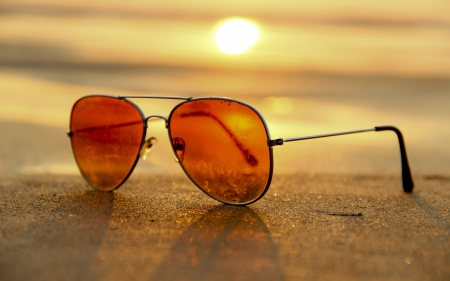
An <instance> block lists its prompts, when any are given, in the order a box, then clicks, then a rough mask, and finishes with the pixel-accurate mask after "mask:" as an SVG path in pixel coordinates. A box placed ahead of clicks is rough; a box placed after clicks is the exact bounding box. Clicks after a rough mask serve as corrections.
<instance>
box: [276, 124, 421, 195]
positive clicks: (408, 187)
mask: <svg viewBox="0 0 450 281" xmlns="http://www.w3.org/2000/svg"><path fill="white" fill-rule="evenodd" d="M372 131H394V132H395V133H396V134H397V137H398V142H399V145H400V156H401V160H402V182H403V190H404V191H405V192H412V190H413V188H414V182H413V180H412V176H411V170H410V168H409V163H408V157H407V156H406V148H405V142H404V141H403V136H402V133H401V132H400V130H399V129H397V128H396V127H393V126H378V127H374V128H370V129H363V130H355V131H346V132H338V133H331V134H323V135H314V136H304V137H297V138H287V139H283V138H279V139H274V140H269V141H268V144H269V146H277V145H283V143H285V142H291V141H298V140H309V139H318V138H326V137H334V136H341V135H349V134H356V133H363V132H372Z"/></svg>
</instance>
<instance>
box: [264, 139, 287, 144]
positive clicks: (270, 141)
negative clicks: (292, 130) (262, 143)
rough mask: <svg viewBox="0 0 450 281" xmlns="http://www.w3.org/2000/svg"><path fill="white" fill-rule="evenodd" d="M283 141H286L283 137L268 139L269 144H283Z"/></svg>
mask: <svg viewBox="0 0 450 281" xmlns="http://www.w3.org/2000/svg"><path fill="white" fill-rule="evenodd" d="M283 143H284V141H283V139H282V138H278V139H274V140H268V141H267V144H268V145H269V146H276V145H283Z"/></svg>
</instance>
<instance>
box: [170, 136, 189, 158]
mask: <svg viewBox="0 0 450 281" xmlns="http://www.w3.org/2000/svg"><path fill="white" fill-rule="evenodd" d="M172 145H173V149H174V150H175V152H176V153H177V157H178V159H175V161H177V162H178V161H181V162H183V159H184V151H185V149H186V145H185V143H184V140H183V139H182V138H174V139H173V140H172Z"/></svg>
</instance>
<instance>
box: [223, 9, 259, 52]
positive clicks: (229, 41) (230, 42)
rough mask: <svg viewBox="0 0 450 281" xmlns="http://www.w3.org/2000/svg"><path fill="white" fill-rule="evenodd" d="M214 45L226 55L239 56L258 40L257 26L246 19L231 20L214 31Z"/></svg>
mask: <svg viewBox="0 0 450 281" xmlns="http://www.w3.org/2000/svg"><path fill="white" fill-rule="evenodd" d="M215 37H216V44H217V46H218V47H219V49H220V50H221V51H222V52H224V53H227V54H241V53H243V52H245V51H247V50H248V49H249V48H250V47H251V46H253V45H254V44H255V43H256V42H257V41H258V39H259V29H258V26H257V25H256V24H255V23H253V22H251V21H249V20H246V19H240V18H232V19H228V20H226V21H224V22H223V23H221V24H220V26H219V28H218V29H217V31H216V35H215Z"/></svg>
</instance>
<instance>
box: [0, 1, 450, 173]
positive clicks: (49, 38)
mask: <svg viewBox="0 0 450 281" xmlns="http://www.w3.org/2000/svg"><path fill="white" fill-rule="evenodd" d="M449 14H450V2H448V1H437V0H434V1H404V0H402V1H396V2H392V1H385V0H383V1H377V2H376V3H375V2H374V3H364V2H363V1H350V0H347V1H339V2H335V1H324V0H321V1H223V2H216V1H200V0H195V1H181V0H179V1H138V0H135V1H127V2H123V1H117V0H113V1H85V0H83V1H55V0H42V1H26V0H3V1H2V3H1V4H0V97H1V99H2V102H1V103H0V123H2V128H3V129H2V130H3V132H2V133H1V134H0V144H2V143H3V144H4V143H9V142H8V141H9V139H8V138H10V136H11V134H17V136H16V137H17V138H20V139H22V138H24V142H25V136H24V135H23V134H24V133H23V132H22V131H19V130H16V129H14V128H16V127H14V126H13V125H14V124H16V125H17V124H19V125H20V126H22V127H21V128H23V126H25V127H26V128H27V129H26V131H27V132H28V133H30V134H31V133H33V132H34V131H33V130H34V129H33V128H37V127H39V128H41V129H39V130H37V129H36V132H35V133H36V134H33V140H34V141H35V142H38V143H39V142H41V143H42V147H48V145H49V143H52V141H53V142H55V145H56V146H58V145H59V143H62V142H64V145H65V146H64V148H61V150H62V151H65V152H64V153H60V155H61V157H59V158H58V157H57V156H54V157H53V156H52V157H50V158H48V157H47V156H48V155H46V153H43V154H42V157H40V158H39V157H35V158H33V159H34V160H33V161H28V160H27V154H26V153H27V152H19V155H18V156H17V159H13V160H11V156H8V155H10V154H8V153H9V152H8V151H6V149H8V150H9V149H10V148H1V149H3V150H0V155H2V158H3V159H6V158H8V159H9V160H8V161H6V160H3V162H2V163H3V164H2V163H0V164H2V165H1V167H0V168H1V169H3V170H4V171H5V170H6V171H12V172H17V171H18V172H33V173H34V172H38V173H39V172H50V173H68V172H71V171H76V167H74V162H73V160H72V159H71V155H70V146H69V140H68V139H67V138H65V137H64V130H63V129H64V128H67V127H68V122H69V113H70V109H71V106H72V104H73V103H74V102H75V101H76V99H78V98H79V97H81V96H84V95H87V94H91V93H108V94H120V95H126V94H132V95H141V94H142V95H151V94H158V95H187V96H227V97H231V98H237V99H240V100H243V101H246V102H248V103H250V104H252V105H254V106H255V107H256V108H257V109H258V110H260V111H261V113H262V114H263V115H264V116H265V117H266V119H267V120H266V121H267V123H268V125H269V129H270V131H271V135H272V137H294V136H301V135H308V134H320V133H328V132H334V131H342V130H352V129H362V128H368V127H373V126H376V125H396V126H398V127H399V128H400V129H401V130H402V131H403V132H404V135H405V138H406V143H407V148H408V153H409V156H410V158H411V166H412V169H413V171H415V172H417V173H421V174H439V173H448V171H449V170H450V163H449V161H448V159H449V157H450V150H449V149H448V148H447V147H446V145H445V144H446V143H448V142H449V141H450V125H449V124H450V122H449V120H450V118H449V117H450V111H449V110H448V108H449V105H450V17H449V16H448V15H449ZM234 16H239V17H244V18H249V19H251V20H253V21H255V22H256V23H258V25H259V27H260V30H261V38H260V41H259V42H258V43H257V44H256V45H255V46H253V47H252V48H251V49H250V51H248V52H246V53H244V54H241V55H235V56H232V55H227V54H224V53H221V52H220V51H219V49H218V48H217V47H216V46H215V43H214V37H213V34H214V30H215V28H216V25H217V23H218V22H219V21H220V20H223V19H224V18H227V17H234ZM139 105H140V106H142V108H143V110H144V112H145V113H146V114H148V115H150V114H163V115H168V114H169V112H170V109H171V107H172V106H174V102H173V101H157V102H155V101H139ZM11 124H13V125H11ZM19 125H18V126H19ZM33 126H35V127H33ZM153 126H154V128H152V127H153ZM42 128H45V130H44V131H46V132H47V134H46V135H41V134H39V132H41V131H42V130H43V129H42ZM47 130H50V131H47ZM6 132H8V133H6ZM51 132H53V133H51ZM56 132H58V134H59V132H61V135H57V133H56ZM386 134H387V135H386ZM152 135H158V138H159V139H160V143H163V144H161V147H162V149H161V150H160V152H158V150H157V149H155V153H154V156H153V157H151V159H150V162H149V163H147V164H146V163H145V162H144V163H143V164H142V165H143V166H142V165H141V166H140V167H141V168H142V170H143V171H145V170H147V169H148V166H151V167H158V168H155V169H161V171H167V170H170V169H172V168H167V167H172V165H173V158H172V156H170V147H169V145H168V141H167V140H166V139H165V138H167V136H166V135H167V134H166V132H165V129H164V126H163V125H162V124H155V125H151V126H150V130H149V134H148V136H152ZM50 136H54V137H52V138H50ZM56 136H58V137H56ZM56 143H58V145H57V144H56ZM11 145H12V146H14V145H18V144H11ZM158 145H159V144H158ZM0 147H1V146H0ZM397 149H398V148H397V143H396V139H395V137H394V135H389V133H369V134H362V135H358V136H346V137H339V138H333V139H323V140H315V141H308V142H306V141H305V142H301V143H291V144H286V145H284V146H283V147H277V148H275V149H274V150H275V161H276V169H279V170H282V171H286V172H299V171H300V172H306V173H309V174H311V175H314V173H320V172H331V173H334V172H343V173H347V172H349V173H366V174H374V173H380V172H381V173H390V174H396V173H398V172H399V169H400V166H399V164H400V162H399V156H398V151H397ZM50 150H51V149H50ZM67 151H68V152H67ZM20 153H23V154H24V155H22V156H20V155H21V154H20ZM36 155H37V154H36ZM39 155H40V154H39ZM46 157H47V158H46ZM166 159H169V160H170V163H169V160H166ZM146 165H147V166H146ZM161 167H162V168H161ZM138 168H139V167H138ZM176 168H177V169H178V167H176Z"/></svg>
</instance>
